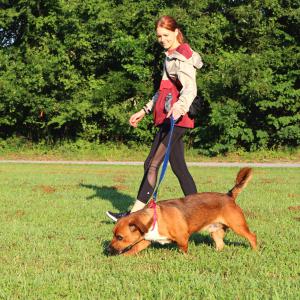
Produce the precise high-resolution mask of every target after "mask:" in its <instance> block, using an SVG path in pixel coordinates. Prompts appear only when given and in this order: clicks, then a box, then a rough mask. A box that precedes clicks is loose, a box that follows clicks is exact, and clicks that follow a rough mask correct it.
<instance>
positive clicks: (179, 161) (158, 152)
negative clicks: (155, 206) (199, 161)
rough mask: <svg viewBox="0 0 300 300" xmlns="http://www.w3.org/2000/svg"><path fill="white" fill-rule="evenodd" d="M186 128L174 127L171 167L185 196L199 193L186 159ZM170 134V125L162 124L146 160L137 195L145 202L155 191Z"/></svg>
mask: <svg viewBox="0 0 300 300" xmlns="http://www.w3.org/2000/svg"><path fill="white" fill-rule="evenodd" d="M186 130H187V129H186V128H184V127H179V126H175V127H174V131H173V135H172V140H171V149H170V164H171V168H172V171H173V172H174V174H175V175H176V176H177V178H178V180H179V183H180V186H181V189H182V191H183V193H184V195H185V196H187V195H191V194H196V193H197V188H196V185H195V182H194V180H193V177H192V176H191V174H190V172H189V170H188V168H187V165H186V162H185V159H184V145H183V140H182V138H183V136H184V133H185V132H186ZM169 135H170V125H169V124H164V125H162V126H161V127H160V129H159V131H158V132H157V134H156V135H155V138H154V141H153V144H152V147H151V150H150V153H149V155H148V157H147V159H146V160H145V163H144V177H143V180H142V182H141V185H140V188H139V192H138V196H137V199H138V200H140V201H142V202H144V203H147V202H148V201H149V199H150V197H151V196H152V194H153V192H154V189H155V186H156V181H157V176H158V171H159V167H160V165H161V164H162V162H163V160H164V156H165V152H166V148H167V146H168V141H169Z"/></svg>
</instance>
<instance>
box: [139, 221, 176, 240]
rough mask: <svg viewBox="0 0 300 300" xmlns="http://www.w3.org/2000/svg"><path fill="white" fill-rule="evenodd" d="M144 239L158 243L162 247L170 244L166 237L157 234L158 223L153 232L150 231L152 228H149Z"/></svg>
mask: <svg viewBox="0 0 300 300" xmlns="http://www.w3.org/2000/svg"><path fill="white" fill-rule="evenodd" d="M144 237H145V240H147V241H151V242H158V243H160V244H162V245H163V244H168V243H171V242H172V241H171V240H169V239H168V238H167V237H165V236H162V235H160V234H159V232H158V223H157V222H156V224H155V226H154V228H153V230H152V226H151V229H150V230H149V231H148V232H147V233H146V234H145V236H144Z"/></svg>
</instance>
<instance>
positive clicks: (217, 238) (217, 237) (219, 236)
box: [210, 228, 225, 251]
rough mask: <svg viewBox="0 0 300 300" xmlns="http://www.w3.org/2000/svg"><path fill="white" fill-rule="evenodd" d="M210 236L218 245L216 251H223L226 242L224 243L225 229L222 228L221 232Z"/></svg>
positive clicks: (217, 231)
mask: <svg viewBox="0 0 300 300" xmlns="http://www.w3.org/2000/svg"><path fill="white" fill-rule="evenodd" d="M210 235H211V237H212V239H213V240H214V242H215V244H216V250H217V251H221V250H222V249H223V248H224V246H225V244H224V241H223V239H224V236H225V230H224V229H223V228H221V229H219V230H216V231H213V232H211V234H210Z"/></svg>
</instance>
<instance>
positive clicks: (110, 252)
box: [106, 244, 118, 255]
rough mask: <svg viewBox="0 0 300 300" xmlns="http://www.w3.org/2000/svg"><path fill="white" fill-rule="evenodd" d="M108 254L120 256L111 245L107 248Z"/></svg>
mask: <svg viewBox="0 0 300 300" xmlns="http://www.w3.org/2000/svg"><path fill="white" fill-rule="evenodd" d="M106 250H107V252H108V253H109V254H110V255H117V254H118V251H117V250H116V249H115V248H114V247H113V246H112V245H111V244H109V245H108V246H107V248H106Z"/></svg>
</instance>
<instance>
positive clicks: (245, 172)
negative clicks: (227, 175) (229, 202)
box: [227, 168, 252, 201]
mask: <svg viewBox="0 0 300 300" xmlns="http://www.w3.org/2000/svg"><path fill="white" fill-rule="evenodd" d="M251 178H252V169H251V168H242V169H241V170H240V171H239V172H238V174H237V176H236V179H235V186H234V187H233V188H232V189H231V190H230V191H229V192H228V193H227V195H228V196H230V197H232V198H233V200H234V201H235V199H236V197H237V196H238V194H239V193H240V192H241V191H242V190H243V189H244V188H245V187H246V186H247V184H248V182H249V181H250V180H251Z"/></svg>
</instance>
